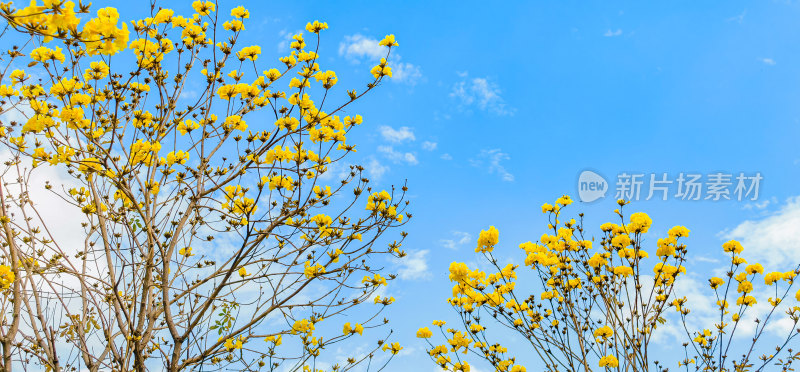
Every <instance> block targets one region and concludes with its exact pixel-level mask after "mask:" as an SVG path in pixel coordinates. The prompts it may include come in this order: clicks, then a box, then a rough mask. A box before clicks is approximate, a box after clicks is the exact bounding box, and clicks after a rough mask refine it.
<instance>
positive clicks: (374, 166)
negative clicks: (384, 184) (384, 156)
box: [365, 158, 389, 181]
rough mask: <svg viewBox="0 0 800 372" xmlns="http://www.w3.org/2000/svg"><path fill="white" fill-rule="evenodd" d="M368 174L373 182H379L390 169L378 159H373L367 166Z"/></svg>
mask: <svg viewBox="0 0 800 372" xmlns="http://www.w3.org/2000/svg"><path fill="white" fill-rule="evenodd" d="M365 168H366V170H367V173H368V174H369V177H370V178H371V179H372V180H373V181H378V180H380V179H381V177H383V175H384V174H385V173H386V172H388V171H389V167H388V166H386V165H383V164H382V163H381V162H380V161H378V159H375V158H371V159H369V161H368V162H367V165H366V167H365Z"/></svg>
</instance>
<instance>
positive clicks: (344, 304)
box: [0, 0, 411, 371]
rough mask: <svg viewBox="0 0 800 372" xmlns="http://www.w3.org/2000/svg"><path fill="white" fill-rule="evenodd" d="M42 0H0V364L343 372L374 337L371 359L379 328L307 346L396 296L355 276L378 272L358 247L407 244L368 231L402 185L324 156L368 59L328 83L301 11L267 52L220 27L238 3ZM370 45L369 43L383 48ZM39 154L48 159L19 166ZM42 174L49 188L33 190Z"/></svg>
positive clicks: (370, 278)
mask: <svg viewBox="0 0 800 372" xmlns="http://www.w3.org/2000/svg"><path fill="white" fill-rule="evenodd" d="M43 1H44V2H43V4H41V5H37V4H36V2H33V3H31V5H30V6H28V7H25V8H19V9H15V8H13V6H12V4H11V3H10V2H9V3H0V13H1V14H2V16H3V18H4V19H5V20H6V22H7V24H8V27H7V28H6V29H7V34H6V35H5V36H4V39H6V40H9V38H8V36H9V34H10V36H11V38H10V40H19V42H18V43H16V45H13V46H10V45H9V46H7V47H6V48H4V50H7V52H6V53H5V55H3V63H4V64H5V67H4V69H2V74H0V79H2V80H3V81H2V82H3V84H2V85H0V97H1V98H2V101H1V102H0V103H2V111H3V114H4V116H3V117H4V122H3V123H2V125H0V144H2V145H0V146H2V148H0V152H2V154H3V157H4V165H5V168H3V169H2V170H0V201H1V202H0V223H2V229H0V240H2V245H1V247H0V252H2V256H0V261H2V262H1V263H2V265H0V287H1V288H2V295H0V306H1V307H2V311H3V323H2V327H0V347H1V348H2V359H0V363H2V364H0V369H2V370H11V369H12V367H14V366H21V365H23V364H34V365H39V366H41V367H43V368H44V369H46V370H55V371H60V370H78V369H84V368H85V369H88V370H90V371H98V370H114V371H122V370H125V371H127V370H139V371H141V370H146V369H155V370H162V369H163V370H170V371H176V370H181V369H218V368H225V367H226V366H230V368H234V369H240V370H245V369H246V370H276V369H278V368H280V369H281V370H286V369H290V370H299V369H303V370H316V369H317V368H316V367H318V365H317V363H318V362H321V361H323V360H324V361H326V363H327V365H328V366H329V368H331V369H332V370H334V371H345V370H349V369H352V368H353V367H354V366H357V365H359V364H361V363H362V362H366V363H369V362H371V361H372V359H373V355H374V352H376V351H377V349H378V348H381V345H383V347H382V348H383V349H384V351H388V352H389V353H388V355H389V357H388V358H383V360H388V359H391V355H393V354H396V353H397V352H398V351H399V350H400V349H401V347H400V346H399V345H398V344H396V343H393V344H390V343H388V342H385V343H384V342H383V340H385V337H386V336H388V335H389V334H390V333H391V332H386V333H383V334H382V335H383V336H381V340H378V343H377V345H378V346H375V347H374V348H372V349H369V350H366V351H363V352H360V353H353V354H352V355H333V356H329V357H328V358H327V359H325V358H324V357H323V356H321V353H322V351H323V350H324V349H326V348H329V347H331V346H332V345H334V344H337V343H340V342H342V341H345V340H347V339H350V338H352V337H357V336H358V335H361V334H362V333H363V332H364V330H365V329H368V328H375V327H379V326H381V325H383V324H385V323H386V322H388V320H385V319H381V318H379V313H380V312H381V310H382V309H383V308H384V307H385V306H386V305H389V304H391V303H392V301H393V300H394V299H393V298H391V297H388V298H382V297H380V296H376V295H375V291H376V290H377V289H378V288H379V287H380V286H384V285H386V284H387V282H388V281H390V280H392V279H393V278H394V276H393V275H386V277H384V276H382V275H381V274H380V269H379V267H378V264H377V263H376V261H375V257H376V256H380V255H391V256H394V257H403V256H404V255H405V253H404V252H403V251H401V250H400V246H401V242H402V238H404V237H405V233H402V234H401V235H402V236H401V239H399V240H395V241H393V242H391V243H389V244H387V245H384V243H383V242H384V241H387V242H388V240H386V239H383V240H379V239H380V237H381V236H382V235H383V234H384V233H385V232H387V231H388V229H390V228H395V227H398V226H401V225H403V224H404V223H405V221H407V219H406V220H404V217H410V216H411V215H410V214H408V213H406V212H405V208H406V206H407V204H408V202H407V201H406V200H405V199H404V195H405V191H406V188H405V187H402V188H401V189H391V190H388V191H387V190H384V191H378V190H375V191H373V190H372V189H371V188H370V187H369V185H368V183H369V180H368V179H367V178H366V177H364V175H363V174H362V171H363V168H362V167H360V166H357V165H352V166H349V169H348V168H347V166H342V167H340V168H342V169H345V170H346V172H342V176H341V179H336V178H334V177H339V176H336V175H331V173H332V172H331V173H327V172H328V169H329V168H330V167H331V165H333V164H335V163H337V162H341V161H342V159H343V158H344V157H345V156H347V155H348V154H349V153H351V152H353V151H355V145H353V144H351V143H347V142H346V138H347V135H348V133H350V131H351V130H353V129H355V128H356V127H358V126H359V125H360V124H361V123H362V118H361V116H359V115H354V114H350V115H348V116H344V117H340V115H343V113H344V112H345V110H346V108H347V107H349V106H350V105H351V104H352V103H353V102H354V101H356V100H357V99H358V98H360V97H362V96H363V95H364V94H366V93H367V92H369V91H371V90H373V89H374V88H375V87H377V86H379V85H380V84H381V83H382V82H383V81H384V79H385V78H389V77H391V75H392V71H391V67H389V66H388V64H387V61H386V59H383V60H382V61H381V62H380V64H379V65H377V66H375V67H374V68H373V69H372V70H371V74H372V77H371V80H370V81H369V83H368V84H367V86H366V88H365V89H364V90H363V91H361V92H357V91H355V90H351V91H348V92H347V95H346V96H345V95H344V94H341V95H340V96H341V97H340V98H336V97H335V92H336V90H335V89H333V88H334V87H335V86H336V84H337V76H336V74H335V73H334V72H333V71H329V70H327V71H326V70H322V69H321V68H320V66H319V64H318V63H317V62H318V60H319V55H318V54H317V53H318V52H319V41H320V33H321V32H322V31H323V30H325V29H326V28H327V27H328V26H327V24H325V23H321V22H317V21H315V22H313V23H309V24H308V25H306V30H307V31H308V33H309V34H308V35H310V36H311V41H312V43H313V47H312V48H309V47H307V44H306V41H307V40H306V38H305V37H304V36H303V35H302V34H298V35H294V38H293V42H292V43H291V54H289V55H286V56H285V57H282V58H280V67H277V66H276V67H272V66H267V67H263V66H261V63H260V62H258V61H259V58H258V57H259V55H260V54H261V49H260V47H259V46H257V45H251V46H244V47H242V46H241V45H239V44H240V42H239V41H238V40H239V39H240V38H241V37H242V35H243V33H244V30H245V23H246V20H247V18H249V16H250V14H249V12H248V10H246V9H245V8H243V7H241V6H240V7H236V8H233V9H232V10H230V13H229V14H230V16H228V15H227V14H222V13H220V12H217V10H218V5H217V4H216V3H215V2H211V1H195V2H194V3H193V4H192V8H193V9H194V14H189V15H186V16H183V15H177V14H176V13H175V12H174V11H173V10H171V9H162V8H160V7H158V6H157V5H156V4H155V3H153V4H151V6H150V16H149V17H147V18H144V19H138V20H134V21H131V22H130V23H126V22H124V21H121V20H120V16H119V14H118V12H117V10H116V9H114V8H103V9H100V10H98V11H97V12H96V17H93V18H92V17H91V16H90V15H87V16H85V17H82V16H81V14H90V10H89V7H88V6H84V5H80V6H78V8H77V9H76V6H75V4H74V3H73V2H72V1H63V0H43ZM219 10H220V11H221V9H219ZM81 17H82V18H81ZM87 19H88V20H87ZM83 20H85V22H83ZM7 43H8V42H7ZM380 44H381V45H382V46H385V47H386V58H388V57H389V54H390V51H391V49H392V48H393V47H395V46H397V43H396V42H395V39H394V36H393V35H389V36H387V37H386V38H385V39H383V41H381V42H380ZM262 61H263V59H262ZM25 65H27V67H24V66H25ZM23 67H24V68H23ZM260 71H263V72H260ZM286 80H289V81H288V82H286ZM189 82H192V83H189ZM191 84H194V85H199V86H201V89H200V90H199V92H194V93H192V94H188V90H189V88H188V86H189V85H191ZM312 97H317V98H314V99H312ZM342 98H343V99H342ZM337 100H339V101H340V103H338V104H337V103H332V102H334V101H337ZM323 110H325V111H323ZM15 118H16V119H15ZM42 172H50V173H45V174H51V175H52V174H56V175H59V177H57V178H55V179H50V180H46V182H44V183H38V184H37V183H35V182H34V181H32V180H36V179H37V178H36V177H37V175H40V174H42ZM42 190H46V191H44V193H49V194H50V195H55V196H57V197H59V198H60V201H61V202H62V204H61V205H42V204H41V202H40V201H39V200H38V199H37V197H36V196H37V195H42V193H43V191H42ZM365 199H366V200H365ZM43 208H44V209H52V208H59V209H60V210H61V211H63V213H65V214H69V212H70V211H72V210H77V211H80V212H79V217H78V218H77V219H78V220H70V221H63V220H62V221H57V223H62V224H63V223H68V224H70V229H71V231H70V235H71V237H75V236H79V237H80V239H78V240H77V241H78V242H79V245H78V246H75V245H73V244H71V243H69V242H67V241H64V239H63V238H64V237H63V236H58V235H57V234H54V233H53V231H54V229H56V228H58V227H59V226H55V225H53V223H54V222H53V220H49V219H48V218H45V217H44V215H45V214H46V213H42V212H43ZM74 240H75V239H72V240H70V241H74ZM384 275H385V274H384ZM368 301H369V302H370V303H369V304H367V305H365V306H360V305H361V304H362V303H364V302H368ZM373 303H374V304H373ZM356 307H357V308H358V309H362V310H360V311H358V312H354V311H355V310H356V309H355V308H356ZM345 313H347V315H348V317H349V318H352V317H353V316H356V315H359V316H363V319H362V318H358V319H353V320H350V321H348V322H346V323H345V322H344V320H341V321H337V319H340V318H342V317H343V316H344V314H345ZM373 345H374V344H373ZM351 350H354V348H353V349H351ZM333 363H338V364H335V365H333ZM366 363H365V364H366ZM375 365H376V366H378V367H380V365H378V364H377V363H376V364H375Z"/></svg>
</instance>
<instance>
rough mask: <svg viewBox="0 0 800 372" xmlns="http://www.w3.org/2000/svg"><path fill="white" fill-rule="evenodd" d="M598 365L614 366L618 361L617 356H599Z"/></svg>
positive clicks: (617, 364)
mask: <svg viewBox="0 0 800 372" xmlns="http://www.w3.org/2000/svg"><path fill="white" fill-rule="evenodd" d="M599 365H600V367H611V368H616V367H617V366H619V361H617V358H616V357H615V356H613V355H606V356H604V357H602V358H600V362H599Z"/></svg>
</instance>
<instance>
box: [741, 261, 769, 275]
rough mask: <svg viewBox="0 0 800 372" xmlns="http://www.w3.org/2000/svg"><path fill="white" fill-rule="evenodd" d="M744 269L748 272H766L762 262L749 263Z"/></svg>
mask: <svg viewBox="0 0 800 372" xmlns="http://www.w3.org/2000/svg"><path fill="white" fill-rule="evenodd" d="M744 271H745V272H747V273H748V274H756V273H758V274H763V273H764V267H763V266H761V264H760V263H754V264H752V265H747V267H746V268H745V269H744Z"/></svg>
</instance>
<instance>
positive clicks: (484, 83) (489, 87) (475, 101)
mask: <svg viewBox="0 0 800 372" xmlns="http://www.w3.org/2000/svg"><path fill="white" fill-rule="evenodd" d="M459 76H460V74H459ZM463 78H464V79H463V80H461V81H459V82H457V83H456V84H455V85H454V86H453V90H452V91H451V92H450V97H453V98H456V99H457V100H458V101H459V103H460V105H461V106H462V108H464V109H467V110H469V109H470V108H471V107H477V108H478V109H480V110H482V111H488V112H490V113H493V114H496V115H500V116H504V115H513V114H514V110H513V109H512V108H509V107H508V106H507V105H506V103H505V101H504V100H503V97H501V96H500V93H502V91H501V90H500V88H499V87H498V86H497V84H495V83H493V82H491V81H489V80H488V79H487V78H471V79H470V78H468V77H466V76H463Z"/></svg>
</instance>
